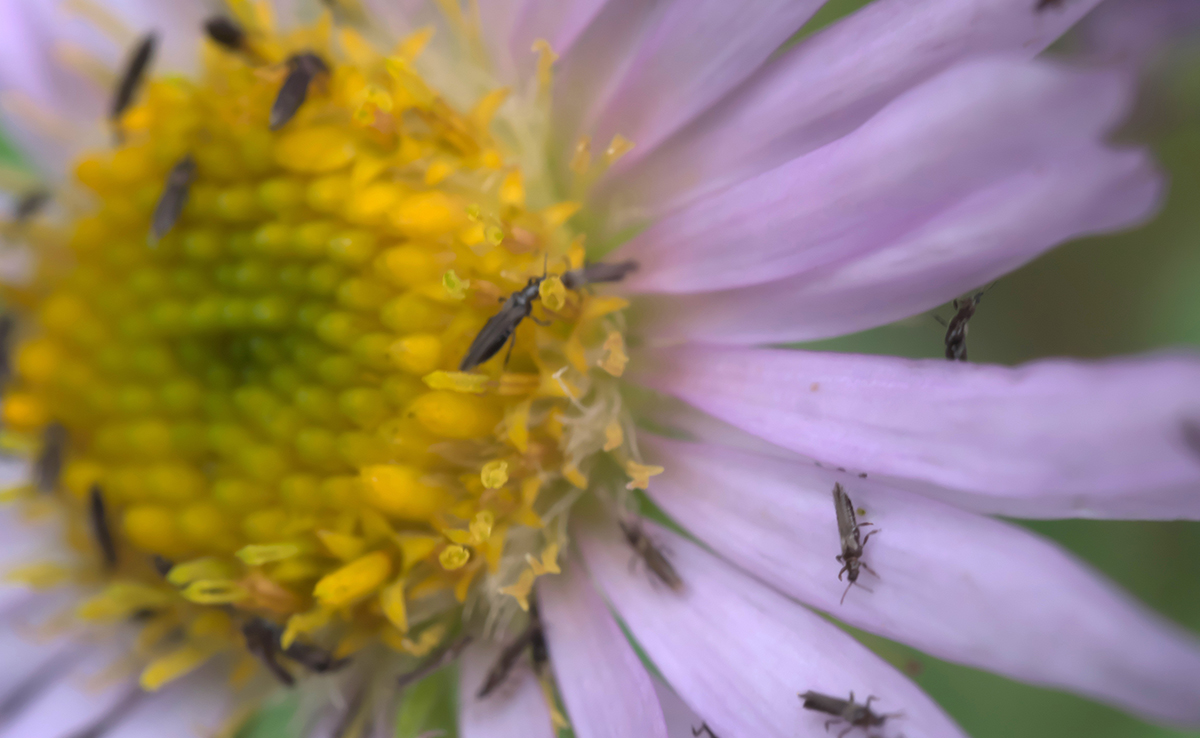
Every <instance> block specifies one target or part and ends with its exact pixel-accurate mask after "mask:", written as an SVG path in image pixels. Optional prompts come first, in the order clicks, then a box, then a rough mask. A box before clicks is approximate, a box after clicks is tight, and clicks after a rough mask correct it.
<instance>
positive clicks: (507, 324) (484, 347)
mask: <svg viewBox="0 0 1200 738" xmlns="http://www.w3.org/2000/svg"><path fill="white" fill-rule="evenodd" d="M544 279H545V277H544V276H543V277H530V278H529V282H528V283H527V284H526V285H525V286H524V287H522V288H521V289H519V290H517V291H516V292H514V293H512V294H511V295H509V296H508V299H507V300H505V301H504V306H503V307H501V308H500V312H498V313H496V314H495V315H493V316H492V317H490V318H488V321H487V322H486V323H484V324H483V328H481V329H480V330H479V333H477V334H476V335H475V340H473V341H471V347H470V348H468V349H467V355H466V356H464V357H463V360H462V361H461V362H459V364H458V370H459V371H460V372H467V371H470V370H472V369H474V368H475V367H477V366H479V365H480V364H482V363H483V362H485V361H487V360H488V359H490V358H492V357H493V356H495V355H496V354H497V353H499V351H500V349H502V348H504V344H506V343H508V342H509V341H510V340H513V339H514V334H515V333H516V330H517V326H519V325H520V324H521V321H522V320H525V319H526V318H530V317H531V316H532V314H533V301H534V300H536V299H538V288H539V287H541V286H542V280H544ZM533 319H534V320H536V318H533ZM509 354H510V355H511V354H512V347H511V346H510V347H509ZM506 361H507V360H506Z"/></svg>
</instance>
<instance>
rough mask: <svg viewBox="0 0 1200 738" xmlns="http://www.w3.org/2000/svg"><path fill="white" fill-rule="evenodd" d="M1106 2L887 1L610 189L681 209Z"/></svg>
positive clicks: (821, 39)
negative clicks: (1048, 7)
mask: <svg viewBox="0 0 1200 738" xmlns="http://www.w3.org/2000/svg"><path fill="white" fill-rule="evenodd" d="M1140 1H1141V0H1134V2H1135V3H1136V2H1140ZM1189 1H1190V0H1189ZM1097 4H1098V0H1079V1H1076V2H1068V3H1065V4H1064V5H1063V7H1062V8H1059V9H1055V10H1053V11H1052V12H1043V13H1035V12H1033V9H1032V6H1033V2H1032V0H1031V1H1030V2H1029V3H1026V2H1024V0H1019V1H1014V0H923V2H912V0H877V1H876V2H873V3H870V4H868V5H867V7H865V8H864V9H862V10H860V11H858V12H857V13H855V14H854V15H852V16H850V17H848V18H846V19H844V20H842V21H840V22H838V23H835V24H834V25H832V26H830V27H829V28H827V29H825V30H824V31H823V32H821V33H818V34H817V35H815V36H813V37H812V38H809V39H807V40H805V41H803V42H802V43H800V44H799V45H797V46H796V47H795V48H793V49H791V50H790V51H788V52H787V53H785V54H783V55H781V56H780V58H778V59H776V60H774V61H772V62H770V63H768V64H767V65H765V66H764V67H763V68H762V69H760V70H759V71H758V72H757V73H755V74H754V75H753V76H752V77H751V78H750V79H749V80H748V81H747V82H746V84H745V85H743V86H742V87H741V88H739V89H738V90H737V91H736V92H734V93H733V94H732V95H730V96H728V97H727V98H726V99H725V100H723V101H722V102H721V103H720V104H719V105H718V106H716V107H715V108H713V109H712V110H711V111H710V112H709V113H707V114H705V115H704V116H703V117H701V118H700V119H699V120H697V121H696V122H695V123H694V124H693V125H691V126H689V127H688V128H687V129H685V130H684V131H681V132H680V134H679V135H677V136H676V137H675V138H674V139H672V140H671V141H669V142H668V143H666V144H664V145H663V146H661V147H659V149H658V150H657V151H655V152H654V153H653V155H652V156H649V157H647V158H646V159H644V160H643V161H642V162H640V163H639V165H638V166H635V167H632V168H630V169H628V170H627V171H624V172H622V173H621V175H620V176H618V177H616V178H615V179H614V180H613V181H612V182H611V183H610V187H609V191H610V194H613V195H615V196H618V197H620V198H621V199H622V200H625V201H628V202H631V203H638V204H639V205H642V206H643V207H646V208H648V209H650V211H651V212H652V213H654V214H658V213H660V212H662V210H663V209H667V208H670V207H678V206H680V205H683V204H685V203H686V202H688V201H689V200H691V199H693V198H695V197H697V196H699V195H701V194H704V193H707V192H712V191H714V190H717V189H720V188H722V187H725V186H728V185H730V184H733V183H735V182H738V181H740V180H742V179H745V178H747V177H750V176H753V175H755V174H758V173H760V172H764V171H766V170H768V169H770V168H772V167H774V166H776V165H778V164H780V163H781V162H785V161H789V160H791V159H793V158H795V157H797V156H801V155H803V154H805V153H807V152H809V151H812V150H814V149H816V148H818V147H820V146H823V145H825V144H826V143H828V142H830V141H833V140H835V139H837V138H840V137H841V136H844V135H846V134H848V133H849V132H850V131H852V130H854V129H855V128H857V127H858V126H859V125H861V124H862V123H863V122H864V121H866V120H867V119H869V118H871V117H872V116H873V115H875V113H877V112H878V111H879V110H880V108H882V107H884V106H885V105H887V104H888V103H889V102H890V101H891V100H893V99H895V98H896V97H898V96H899V95H901V94H903V93H904V92H905V91H906V90H908V89H909V88H911V87H914V86H916V85H919V84H921V83H922V82H924V81H925V80H927V79H929V78H930V77H933V76H935V75H937V74H938V73H940V72H942V71H943V70H945V69H947V68H949V67H951V66H953V65H955V64H957V63H959V62H961V61H963V60H966V59H971V58H974V57H981V56H986V55H989V54H998V53H1004V54H1011V55H1013V56H1017V57H1021V58H1031V57H1033V56H1034V55H1035V54H1037V53H1039V52H1040V51H1042V49H1044V48H1046V46H1048V45H1049V44H1050V43H1051V42H1052V41H1054V39H1056V38H1057V37H1058V36H1059V35H1061V34H1062V33H1063V32H1064V31H1066V30H1067V29H1068V28H1070V27H1071V25H1072V24H1074V23H1075V22H1076V21H1078V20H1079V18H1081V17H1082V16H1083V15H1084V14H1085V13H1087V12H1088V11H1089V10H1090V9H1091V8H1093V7H1095V6H1096V5H1097Z"/></svg>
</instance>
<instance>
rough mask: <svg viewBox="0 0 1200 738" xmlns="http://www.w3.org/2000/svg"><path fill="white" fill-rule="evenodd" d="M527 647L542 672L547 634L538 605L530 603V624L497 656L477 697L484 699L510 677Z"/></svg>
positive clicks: (534, 663) (545, 655)
mask: <svg viewBox="0 0 1200 738" xmlns="http://www.w3.org/2000/svg"><path fill="white" fill-rule="evenodd" d="M525 649H529V652H530V660H531V661H532V662H533V668H534V671H536V672H538V673H541V670H542V668H543V667H544V666H545V664H546V662H547V660H548V658H547V656H548V655H547V652H546V634H545V631H543V630H542V619H541V617H540V616H539V615H538V610H537V605H536V604H535V603H530V605H529V624H528V625H526V626H525V630H522V631H521V632H520V634H518V635H517V637H516V638H514V639H513V640H512V642H510V643H509V644H508V645H507V646H505V647H504V650H503V651H501V652H500V655H499V656H497V657H496V663H494V664H492V668H491V669H489V670H488V673H487V677H485V678H484V680H483V685H482V686H481V687H480V688H479V692H478V694H476V695H475V697H476V699H484V698H485V697H487V696H488V695H489V694H491V693H492V692H494V691H495V689H496V687H499V686H500V685H501V684H503V683H504V680H505V679H507V678H508V675H509V673H511V672H512V670H513V667H514V666H516V664H517V661H518V660H520V658H521V656H522V655H523V654H524V653H525Z"/></svg>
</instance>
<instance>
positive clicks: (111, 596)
mask: <svg viewBox="0 0 1200 738" xmlns="http://www.w3.org/2000/svg"><path fill="white" fill-rule="evenodd" d="M171 601H172V597H171V595H170V593H168V592H166V591H164V590H162V589H156V588H154V587H150V586H147V585H144V584H141V583H137V582H114V583H113V584H110V585H109V586H108V587H106V588H105V589H104V592H102V593H100V594H98V595H96V596H95V597H92V598H90V599H88V600H86V601H84V602H83V604H81V605H80V606H79V608H78V609H77V610H76V614H77V615H78V616H79V617H80V618H81V619H83V620H118V619H121V618H126V617H129V616H130V615H131V614H133V613H135V612H137V611H139V610H143V609H157V608H159V607H164V606H166V605H168V604H169V603H170V602H171Z"/></svg>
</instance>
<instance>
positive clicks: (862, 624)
mask: <svg viewBox="0 0 1200 738" xmlns="http://www.w3.org/2000/svg"><path fill="white" fill-rule="evenodd" d="M639 441H640V443H641V444H642V449H643V451H644V452H645V453H647V455H648V458H650V459H651V460H653V461H654V463H656V464H660V465H662V466H664V467H666V472H664V473H663V474H661V475H659V476H657V477H655V478H654V479H653V481H652V483H651V486H650V495H651V497H652V498H653V499H654V501H655V502H656V503H658V504H659V505H660V506H662V508H663V509H664V510H665V511H666V512H667V513H668V514H669V515H671V516H672V517H673V518H674V519H675V520H676V521H678V522H679V523H680V524H681V525H683V526H684V527H685V528H687V529H688V531H689V532H691V533H693V534H695V535H696V536H698V537H699V538H701V539H702V540H704V541H705V543H707V544H708V545H710V546H712V547H713V548H714V549H715V550H716V551H717V552H718V553H720V554H722V555H723V556H725V557H726V558H728V559H729V560H730V561H731V562H733V563H734V564H737V565H738V566H740V567H742V568H743V569H745V570H746V571H748V572H750V573H751V574H753V575H754V576H755V577H758V578H759V579H761V580H762V581H764V582H766V583H767V584H769V585H771V586H773V587H775V588H776V589H778V590H779V591H780V592H783V593H784V594H786V595H788V596H791V597H795V598H797V599H799V600H800V601H802V602H805V603H807V604H809V605H812V606H814V607H817V608H820V609H822V610H825V611H826V612H829V613H831V614H833V615H834V616H836V617H837V618H838V619H839V620H843V621H845V622H847V623H849V624H850V625H853V626H855V627H858V628H863V629H865V630H868V631H871V632H873V633H878V634H879V635H882V636H886V637H888V638H891V639H893V640H897V641H901V642H904V643H907V644H909V645H912V646H915V647H916V648H919V649H921V650H923V651H925V652H927V653H930V654H932V655H934V656H937V657H939V658H942V659H947V660H950V661H957V662H960V663H965V664H967V665H970V666H975V667H979V668H981V669H987V670H989V671H994V672H997V673H1000V674H1004V675H1005V676H1009V677H1012V678H1014V679H1021V680H1024V681H1027V682H1032V683H1034V684H1039V685H1045V686H1052V687H1058V688H1062V689H1068V690H1071V691H1074V692H1079V693H1081V694H1084V695H1087V696H1090V697H1093V698H1096V699H1100V700H1103V701H1106V702H1110V703H1112V704H1115V705H1118V706H1120V707H1122V708H1124V709H1127V710H1130V711H1132V712H1136V713H1138V714H1140V715H1142V716H1143V717H1146V718H1148V719H1152V720H1156V721H1166V722H1171V723H1177V724H1181V725H1196V724H1200V641H1197V640H1196V639H1195V638H1194V637H1193V636H1190V635H1188V634H1186V633H1184V632H1183V631H1182V630H1180V629H1179V628H1178V627H1176V626H1174V625H1171V624H1170V623H1167V622H1166V621H1165V620H1163V619H1162V618H1161V617H1159V616H1158V615H1156V614H1154V613H1153V612H1150V611H1149V610H1147V609H1146V608H1145V607H1142V606H1141V605H1139V604H1137V603H1136V602H1134V601H1132V600H1131V599H1130V598H1129V596H1128V595H1126V594H1124V593H1123V592H1120V591H1119V590H1118V589H1117V588H1116V587H1115V586H1114V585H1112V584H1111V583H1110V582H1108V581H1106V580H1105V579H1103V578H1102V577H1101V576H1099V575H1098V574H1096V573H1095V572H1093V571H1091V570H1090V569H1089V568H1088V567H1086V566H1084V565H1083V564H1081V563H1080V562H1078V561H1077V560H1076V559H1075V558H1074V557H1072V556H1070V555H1069V554H1067V553H1066V552H1064V551H1063V550H1062V549H1060V548H1059V547H1058V546H1056V545H1054V544H1052V543H1050V542H1048V541H1046V540H1044V539H1042V538H1040V537H1038V536H1036V535H1034V534H1032V533H1030V532H1028V531H1026V530H1024V529H1023V528H1018V527H1017V526H1014V525H1010V524H1008V523H1003V522H1000V521H997V520H992V519H990V518H986V517H983V516H980V515H974V514H971V513H968V512H964V511H962V510H958V509H956V508H954V507H951V506H949V505H946V504H944V503H941V502H937V501H934V500H929V499H926V498H923V497H921V496H919V495H914V494H910V493H907V492H902V491H899V490H895V489H891V488H888V487H887V486H885V485H882V484H879V483H877V482H875V481H873V480H869V479H865V480H864V479H858V478H855V477H854V475H852V474H845V473H839V472H836V471H833V470H828V469H819V468H817V467H815V466H813V465H812V464H807V463H800V462H794V461H784V460H781V459H777V458H769V457H764V456H761V455H758V454H752V453H747V452H744V451H735V450H732V449H726V448H722V447H719V446H711V445H705V444H691V443H681V442H678V441H669V440H666V439H662V438H659V437H645V436H643V437H642V438H640V439H639ZM835 481H840V482H841V483H842V484H844V485H845V488H846V491H847V492H848V494H850V496H851V499H852V501H853V502H854V504H855V505H856V506H858V507H861V508H863V509H865V510H866V511H867V512H866V515H865V516H860V521H867V522H870V523H872V524H873V526H874V527H871V528H863V529H862V531H863V533H864V534H869V533H868V532H869V531H878V534H877V535H872V537H871V538H870V539H869V540H868V541H867V544H866V547H865V555H864V557H863V560H864V561H865V562H866V563H867V564H868V565H869V566H870V567H871V568H872V569H873V570H874V571H876V572H878V576H873V575H871V574H869V573H866V572H864V573H862V575H861V577H860V579H859V583H860V584H863V585H864V586H866V587H868V588H870V589H871V591H870V592H868V591H866V590H865V589H859V588H852V589H850V590H849V592H846V591H845V587H846V585H845V584H844V583H843V582H841V581H838V578H837V573H838V571H839V569H840V567H841V564H840V563H838V562H837V561H835V560H834V556H835V555H836V554H837V553H839V552H840V543H839V540H838V528H837V521H836V520H835V517H834V509H833V502H832V499H831V492H830V490H831V489H832V488H833V484H834V482H835ZM843 593H845V595H846V599H845V604H839V600H840V599H841V597H842V596H843Z"/></svg>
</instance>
